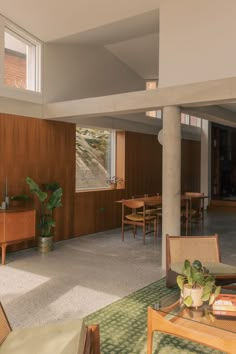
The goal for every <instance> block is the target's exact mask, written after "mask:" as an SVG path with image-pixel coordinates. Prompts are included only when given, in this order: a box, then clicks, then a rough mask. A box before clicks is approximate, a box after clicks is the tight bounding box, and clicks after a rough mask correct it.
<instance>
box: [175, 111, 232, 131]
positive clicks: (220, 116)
mask: <svg viewBox="0 0 236 354" xmlns="http://www.w3.org/2000/svg"><path fill="white" fill-rule="evenodd" d="M181 112H183V113H185V114H189V115H191V116H195V117H199V118H203V119H206V120H209V121H210V122H214V123H218V124H223V125H227V126H228V127H232V128H236V113H235V112H232V111H230V110H228V109H226V108H222V107H219V106H203V107H187V108H182V109H181Z"/></svg>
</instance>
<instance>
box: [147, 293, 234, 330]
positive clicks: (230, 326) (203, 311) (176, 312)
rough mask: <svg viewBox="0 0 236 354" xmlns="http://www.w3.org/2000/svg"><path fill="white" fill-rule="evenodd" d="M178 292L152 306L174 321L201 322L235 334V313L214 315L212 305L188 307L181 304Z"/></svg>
mask: <svg viewBox="0 0 236 354" xmlns="http://www.w3.org/2000/svg"><path fill="white" fill-rule="evenodd" d="M179 299H180V294H179V292H176V293H174V294H172V295H170V296H167V297H165V298H163V299H162V300H161V301H159V302H158V303H156V304H154V305H153V306H152V307H153V309H155V310H156V311H158V312H159V313H160V314H161V315H162V316H165V317H166V318H167V319H168V320H170V321H174V322H175V323H178V322H181V321H183V320H184V321H191V322H195V323H199V324H200V323H201V324H203V325H206V326H209V327H211V328H218V329H221V330H224V331H226V332H230V333H233V334H236V314H235V312H234V314H233V315H230V313H229V312H226V314H227V315H216V314H215V313H214V311H213V310H212V306H209V305H207V304H204V305H202V306H200V307H198V308H192V307H191V308H189V307H186V306H185V305H183V304H181V303H180V301H179Z"/></svg>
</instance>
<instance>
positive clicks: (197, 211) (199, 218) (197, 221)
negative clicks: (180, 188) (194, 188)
mask: <svg viewBox="0 0 236 354" xmlns="http://www.w3.org/2000/svg"><path fill="white" fill-rule="evenodd" d="M184 195H185V197H186V198H187V200H186V207H187V211H186V218H187V220H186V223H187V227H186V231H188V230H189V232H190V233H191V232H192V226H193V225H195V226H196V227H197V228H198V229H199V231H202V230H203V225H204V193H200V192H185V194H184Z"/></svg>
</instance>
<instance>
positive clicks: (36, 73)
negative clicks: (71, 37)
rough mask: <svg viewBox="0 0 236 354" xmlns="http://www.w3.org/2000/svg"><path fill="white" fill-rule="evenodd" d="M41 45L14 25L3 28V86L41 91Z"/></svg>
mask: <svg viewBox="0 0 236 354" xmlns="http://www.w3.org/2000/svg"><path fill="white" fill-rule="evenodd" d="M40 58H41V44H40V43H39V42H38V41H37V40H35V39H34V38H33V37H31V36H30V35H29V34H27V33H26V32H24V31H23V30H21V29H18V28H17V27H16V26H15V25H13V24H11V23H9V24H8V23H7V25H5V27H4V85H6V86H10V87H14V88H20V89H25V90H30V91H34V92H40V91H41V82H40V81H41V80H40V76H41V75H40V72H41V67H40V65H41V60H40Z"/></svg>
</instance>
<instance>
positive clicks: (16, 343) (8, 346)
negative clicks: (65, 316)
mask: <svg viewBox="0 0 236 354" xmlns="http://www.w3.org/2000/svg"><path fill="white" fill-rule="evenodd" d="M16 353H17V354H32V353H34V354H100V340H99V327H98V326H97V325H92V326H85V324H84V321H83V320H69V321H61V322H56V323H51V324H46V325H43V326H37V327H32V328H20V329H15V330H12V329H11V326H10V324H9V322H8V319H7V316H6V314H5V312H4V310H3V307H2V305H1V304H0V354H16Z"/></svg>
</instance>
